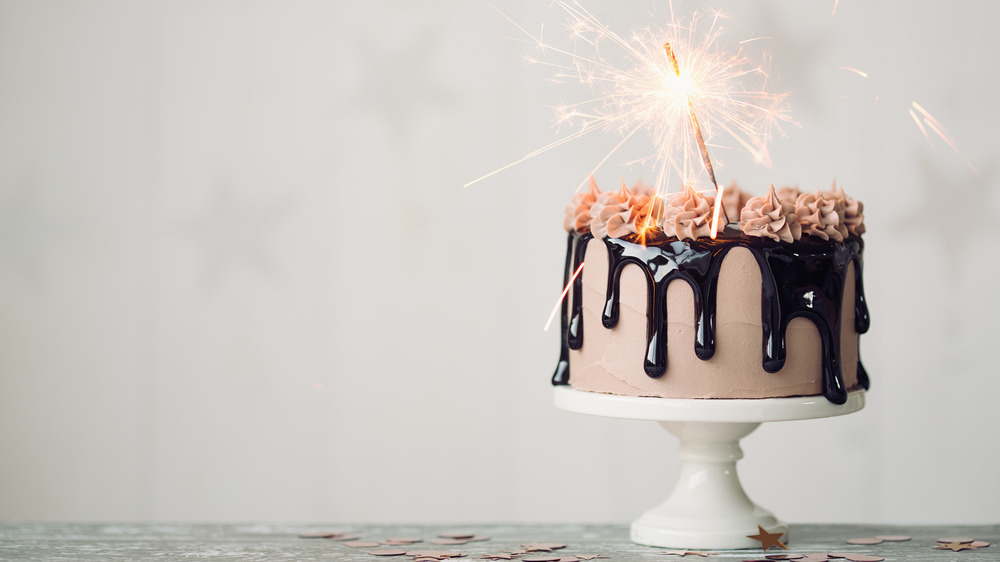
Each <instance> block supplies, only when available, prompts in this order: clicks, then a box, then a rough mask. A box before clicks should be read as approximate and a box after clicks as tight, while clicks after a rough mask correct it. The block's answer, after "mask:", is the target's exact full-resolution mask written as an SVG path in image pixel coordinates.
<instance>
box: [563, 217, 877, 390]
mask: <svg viewBox="0 0 1000 562" xmlns="http://www.w3.org/2000/svg"><path fill="white" fill-rule="evenodd" d="M591 238H592V236H591V235H590V234H582V235H580V234H571V235H570V239H569V248H568V250H567V257H566V271H565V274H564V282H565V283H568V282H569V277H570V272H571V271H575V270H576V268H577V267H579V265H580V263H582V262H583V258H584V254H585V252H586V247H587V243H588V242H589V241H590V239H591ZM604 244H605V246H606V248H607V251H608V262H609V263H608V281H607V293H606V300H605V306H604V311H603V314H602V317H601V323H602V324H603V325H604V327H605V328H613V327H614V326H615V325H617V323H618V314H619V301H620V292H621V275H622V271H623V270H624V269H625V266H626V265H628V264H636V265H638V266H639V267H640V269H641V270H642V271H643V273H644V274H645V278H646V288H647V292H646V294H647V303H646V356H645V358H644V360H643V369H644V371H645V372H646V374H647V375H648V376H650V377H653V378H659V377H661V376H663V374H664V373H665V372H666V369H667V360H666V355H667V329H666V328H667V325H666V321H667V318H666V314H667V306H666V293H667V286H668V285H669V284H670V282H671V281H674V280H676V279H682V280H684V281H685V282H686V283H687V284H688V285H689V286H690V287H691V289H692V293H693V295H694V310H695V318H694V323H695V341H694V352H695V354H696V355H697V356H698V358H699V359H702V360H708V359H711V358H712V356H713V355H714V354H715V324H716V292H717V289H718V279H719V272H720V271H721V267H722V262H723V258H725V256H726V254H727V253H728V252H729V250H731V249H732V248H735V247H742V248H746V249H748V250H749V251H750V252H751V254H752V255H753V256H754V258H755V259H756V261H757V264H758V266H759V267H760V271H761V279H762V286H761V324H762V330H763V334H762V335H763V338H762V352H763V368H764V370H766V371H767V372H770V373H775V372H777V371H780V370H781V368H782V367H783V366H784V364H785V356H786V349H785V332H786V330H787V328H788V323H789V322H790V321H791V320H792V319H793V318H797V317H800V316H801V317H804V318H808V319H809V320H811V321H812V322H813V323H814V324H815V325H816V328H817V330H818V331H819V334H820V340H821V342H822V361H821V365H822V379H823V394H824V395H825V396H826V398H827V399H828V400H829V401H830V402H833V403H835V404H843V403H844V402H845V401H846V400H847V390H848V389H846V388H845V387H844V378H843V374H842V373H841V366H840V311H841V309H842V305H843V295H844V285H845V280H846V275H847V267H848V265H849V264H850V263H851V262H853V263H854V266H855V267H854V281H855V299H854V310H855V329H856V331H857V332H858V333H864V332H865V331H867V330H868V326H869V322H870V320H869V317H868V306H867V303H866V302H865V297H864V287H863V285H862V283H861V253H862V250H863V247H864V246H863V243H862V242H861V240H860V239H859V238H856V237H852V238H850V239H848V240H845V241H844V242H826V241H801V242H798V243H796V244H793V245H787V244H780V243H777V242H773V241H771V240H767V239H759V238H749V237H740V236H738V235H737V236H727V237H720V238H719V239H716V240H710V239H709V240H694V241H680V240H674V241H664V242H662V243H661V244H659V245H650V246H644V245H640V244H635V243H632V242H628V241H625V240H622V239H617V238H608V237H605V238H604ZM582 293H583V278H582V276H579V277H577V279H576V280H575V281H574V283H573V300H572V305H571V306H570V307H569V310H568V311H567V303H566V302H565V301H564V303H563V315H562V328H563V329H562V335H563V337H562V350H561V353H560V358H559V366H558V367H557V368H556V372H555V374H554V375H553V378H552V383H553V384H568V382H569V350H570V349H579V348H580V347H581V346H582V345H583V318H582V302H583V295H582ZM567 312H568V313H569V314H567ZM567 319H568V323H567ZM858 383H859V384H860V385H861V386H863V387H864V388H868V386H869V381H868V375H867V373H866V372H865V370H864V367H863V366H862V365H861V363H860V361H859V362H858Z"/></svg>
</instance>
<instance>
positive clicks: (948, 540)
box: [937, 537, 976, 544]
mask: <svg viewBox="0 0 1000 562" xmlns="http://www.w3.org/2000/svg"><path fill="white" fill-rule="evenodd" d="M975 540H976V539H968V538H965V537H948V538H946V539H938V540H937V542H943V543H952V542H957V543H958V544H968V543H970V542H973V541H975Z"/></svg>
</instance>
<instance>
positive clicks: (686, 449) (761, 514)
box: [555, 386, 865, 549]
mask: <svg viewBox="0 0 1000 562" xmlns="http://www.w3.org/2000/svg"><path fill="white" fill-rule="evenodd" d="M864 398H865V396H864V391H862V390H859V391H854V392H851V393H850V394H848V399H847V403H845V404H842V405H836V404H831V403H830V402H828V401H827V400H826V398H824V397H822V396H808V397H794V398H765V399H758V400H727V399H712V400H689V399H663V398H643V397H634V396H615V395H611V394H599V393H593V392H582V391H578V390H574V389H572V388H570V387H567V386H559V387H556V388H555V404H556V406H557V407H559V408H561V409H564V410H568V411H571V412H578V413H582V414H592V415H600V416H610V417H618V418H629V419H646V420H655V421H658V422H660V425H662V426H663V427H664V428H665V429H666V430H667V431H669V432H670V433H673V434H674V435H676V436H677V438H678V439H680V442H681V446H680V450H679V451H678V457H679V458H680V460H681V473H680V478H679V479H678V482H677V486H676V487H675V488H674V491H673V493H672V494H670V497H669V498H667V500H666V501H665V502H663V503H662V504H660V505H659V506H657V507H654V508H653V509H650V510H649V511H647V512H646V513H644V514H643V515H642V516H641V517H639V518H638V519H637V520H635V521H634V522H633V523H632V533H631V536H632V540H633V541H634V542H637V543H639V544H645V545H650V546H661V547H674V548H694V549H700V548H704V549H737V548H754V547H759V546H760V542H759V541H757V540H755V539H751V538H748V535H756V534H757V533H758V529H757V527H758V526H760V527H763V528H764V529H765V530H767V532H768V533H787V532H788V526H787V525H786V524H784V523H782V522H781V521H779V520H778V519H777V518H776V517H775V516H774V515H773V514H772V513H771V512H769V511H767V510H766V509H763V508H762V507H760V506H758V505H756V504H754V503H753V502H752V501H750V498H748V497H747V495H746V492H744V491H743V486H742V485H741V484H740V480H739V476H738V475H737V473H736V461H738V460H740V459H741V458H743V451H742V449H740V444H739V441H740V439H742V438H743V437H746V436H747V435H749V434H750V433H751V432H752V431H753V430H755V429H757V427H758V426H759V425H760V424H761V422H765V421H787V420H798V419H813V418H823V417H830V416H838V415H843V414H850V413H852V412H856V411H858V410H860V409H861V408H863V407H864V403H865V402H864ZM787 540H788V538H787V536H786V537H785V538H784V540H783V542H785V541H787Z"/></svg>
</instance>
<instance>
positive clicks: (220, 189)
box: [187, 184, 292, 292]
mask: <svg viewBox="0 0 1000 562" xmlns="http://www.w3.org/2000/svg"><path fill="white" fill-rule="evenodd" d="M291 208H292V202H291V201H290V200H289V199H287V198H285V199H282V200H280V201H276V202H271V203H256V202H251V201H250V200H248V199H247V198H246V197H242V196H240V194H239V192H238V190H235V189H233V188H232V187H231V186H228V185H225V184H220V185H218V186H217V187H216V188H215V194H214V197H213V199H212V202H211V203H210V204H209V206H208V208H206V210H205V211H204V213H203V214H202V215H201V216H200V217H197V218H195V219H192V220H190V221H189V222H188V224H187V227H188V231H189V233H190V235H191V237H192V238H193V239H194V241H195V242H196V244H197V245H198V247H199V248H200V249H201V251H202V252H203V253H204V277H203V278H202V283H203V288H204V290H205V291H206V292H211V291H212V290H213V289H215V287H216V286H217V285H218V284H219V283H220V282H221V281H222V280H223V279H224V278H225V277H226V276H228V275H235V274H237V273H238V272H241V271H242V272H249V273H256V274H258V275H260V276H261V277H267V278H271V279H273V278H274V263H273V261H272V257H271V253H270V251H269V248H268V243H269V241H270V238H271V235H272V233H273V231H274V230H275V229H276V228H277V227H278V226H280V224H281V222H282V221H283V220H284V219H285V217H286V216H287V215H288V214H289V211H290V210H291Z"/></svg>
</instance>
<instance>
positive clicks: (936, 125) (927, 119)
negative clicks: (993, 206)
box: [909, 102, 979, 174]
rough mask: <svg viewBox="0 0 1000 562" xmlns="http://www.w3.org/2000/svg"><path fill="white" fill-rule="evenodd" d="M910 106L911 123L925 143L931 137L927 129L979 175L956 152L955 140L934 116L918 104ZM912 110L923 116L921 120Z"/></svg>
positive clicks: (962, 155) (974, 170) (969, 163)
mask: <svg viewBox="0 0 1000 562" xmlns="http://www.w3.org/2000/svg"><path fill="white" fill-rule="evenodd" d="M911 105H912V109H910V110H909V113H910V117H912V118H913V121H914V122H915V123H916V124H917V127H919V128H920V132H921V133H923V135H924V138H926V139H927V141H928V142H930V140H931V137H930V135H928V134H927V129H928V128H929V129H930V130H932V131H934V134H936V135H937V136H939V137H941V140H943V141H944V143H945V144H947V145H948V147H949V148H951V149H952V150H953V151H954V152H955V154H957V155H958V157H959V158H961V159H962V161H963V162H965V165H966V166H968V167H969V168H970V169H971V170H972V171H973V172H975V173H976V174H979V170H977V169H976V167H975V166H973V165H972V162H970V161H969V159H968V158H966V157H965V155H964V154H962V152H961V151H959V150H958V145H957V144H956V143H955V139H954V138H953V137H952V136H951V135H949V134H948V132H947V131H946V130H945V128H944V125H942V124H941V122H940V121H938V120H937V119H935V118H934V116H933V115H931V114H930V113H929V112H928V111H927V110H926V109H924V108H923V107H921V106H920V104H919V103H917V102H913V103H912V104H911ZM914 109H916V110H917V112H919V113H920V115H923V119H921V118H920V117H918V116H917V114H916V113H914V112H913V110H914ZM924 125H927V128H924ZM931 148H934V144H933V143H931Z"/></svg>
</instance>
